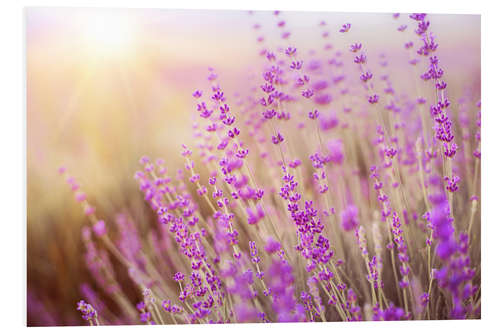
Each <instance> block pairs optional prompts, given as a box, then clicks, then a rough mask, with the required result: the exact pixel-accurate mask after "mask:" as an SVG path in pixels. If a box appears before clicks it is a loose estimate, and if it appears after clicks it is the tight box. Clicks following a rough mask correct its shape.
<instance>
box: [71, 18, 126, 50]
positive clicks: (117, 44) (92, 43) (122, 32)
mask: <svg viewBox="0 0 500 333" xmlns="http://www.w3.org/2000/svg"><path fill="white" fill-rule="evenodd" d="M83 22H84V23H83ZM83 22H82V24H81V25H80V27H81V34H82V40H83V43H84V44H85V46H86V48H87V49H88V50H89V51H90V52H91V53H93V54H95V55H100V56H117V55H123V54H124V53H125V52H126V51H128V50H130V47H131V46H132V44H133V42H134V37H135V33H136V29H135V24H134V21H133V20H132V19H131V18H130V17H128V16H127V15H117V14H111V13H102V12H99V13H95V14H92V16H91V18H90V19H89V18H88V17H87V19H85V20H83Z"/></svg>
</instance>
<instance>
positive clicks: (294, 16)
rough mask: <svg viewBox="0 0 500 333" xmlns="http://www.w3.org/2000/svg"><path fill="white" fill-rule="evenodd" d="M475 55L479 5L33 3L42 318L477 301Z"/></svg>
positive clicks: (32, 233) (373, 315)
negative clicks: (344, 7) (321, 8)
mask: <svg viewBox="0 0 500 333" xmlns="http://www.w3.org/2000/svg"><path fill="white" fill-rule="evenodd" d="M82 27H83V28H82ZM480 71H481V64H480V17H479V16H478V15H444V14H428V15H426V14H422V13H387V14H361V13H312V12H311V13H300V12H280V11H274V12H272V11H269V12H259V11H256V12H244V11H241V12H240V11H173V10H172V11H170V10H118V9H116V10H105V9H100V10H90V9H85V10H84V9H81V10H79V9H34V8H33V9H29V10H28V12H27V75H28V79H27V89H28V93H27V97H28V102H27V109H28V111H27V122H28V131H27V132H28V140H27V144H28V153H27V156H28V161H27V167H28V184H27V186H28V188H27V193H28V227H27V232H28V233H27V246H28V251H27V257H28V267H27V276H28V281H27V282H28V285H27V297H28V299H27V313H28V314H27V318H28V326H56V325H163V324H165V325H166V324H207V323H213V324H223V323H245V322H251V323H269V322H272V323H274V322H312V321H315V322H332V321H375V320H376V321H394V320H443V319H480V318H481V188H480V185H481V76H480Z"/></svg>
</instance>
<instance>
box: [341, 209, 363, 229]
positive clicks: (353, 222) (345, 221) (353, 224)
mask: <svg viewBox="0 0 500 333" xmlns="http://www.w3.org/2000/svg"><path fill="white" fill-rule="evenodd" d="M341 223H342V224H341V225H342V228H343V229H344V230H345V231H351V230H353V229H355V228H357V227H358V226H359V217H358V207H356V206H355V205H348V206H347V207H346V208H345V209H344V210H343V211H342V213H341Z"/></svg>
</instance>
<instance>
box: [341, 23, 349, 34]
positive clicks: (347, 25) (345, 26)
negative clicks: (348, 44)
mask: <svg viewBox="0 0 500 333" xmlns="http://www.w3.org/2000/svg"><path fill="white" fill-rule="evenodd" d="M350 29H351V24H350V23H346V24H343V25H342V28H340V30H339V32H348V31H349V30H350Z"/></svg>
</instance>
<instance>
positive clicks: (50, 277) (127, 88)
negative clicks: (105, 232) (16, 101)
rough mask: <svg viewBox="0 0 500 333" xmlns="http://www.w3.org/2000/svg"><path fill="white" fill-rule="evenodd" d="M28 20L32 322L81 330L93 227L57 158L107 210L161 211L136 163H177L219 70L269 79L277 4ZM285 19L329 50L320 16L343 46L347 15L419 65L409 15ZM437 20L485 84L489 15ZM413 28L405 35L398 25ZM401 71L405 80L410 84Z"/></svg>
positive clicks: (367, 34)
mask: <svg viewBox="0 0 500 333" xmlns="http://www.w3.org/2000/svg"><path fill="white" fill-rule="evenodd" d="M25 17H26V62H27V64H26V70H27V73H26V75H27V81H26V82H27V179H28V180H27V208H28V212H27V217H28V221H27V247H28V249H27V259H28V267H27V279H28V281H27V286H28V288H27V290H28V304H30V306H29V309H28V325H30V326H32V325H56V324H57V325H78V324H81V319H80V318H79V315H78V313H77V311H76V310H75V308H76V302H77V301H78V300H79V299H80V298H81V294H80V286H81V284H82V283H83V282H89V283H91V282H92V279H91V277H90V276H89V274H88V272H87V269H86V267H85V264H84V260H83V256H82V244H81V240H80V238H81V237H80V230H81V227H82V226H83V225H85V224H86V223H87V222H86V219H85V216H84V215H83V213H82V211H81V208H80V206H79V205H78V204H77V203H75V202H74V199H73V194H72V193H71V191H70V190H69V189H68V186H67V184H66V183H65V180H64V178H63V177H61V176H60V175H58V172H57V169H58V167H59V166H61V165H64V166H66V167H67V169H68V171H69V173H70V174H71V175H72V176H74V177H75V178H76V179H77V181H78V182H80V183H81V184H82V188H83V189H84V191H85V192H86V193H87V195H88V197H89V201H90V202H92V203H93V204H94V205H96V207H97V212H98V214H99V215H100V216H102V217H104V218H105V219H114V217H115V214H117V213H120V212H125V213H127V214H129V215H130V216H132V217H133V218H134V219H135V220H136V221H137V222H138V223H139V224H140V225H141V224H143V225H144V226H146V225H147V224H148V223H150V222H151V220H152V219H151V216H150V215H149V212H148V208H147V207H146V205H145V204H144V203H143V201H142V195H141V193H140V191H139V190H138V188H137V185H136V182H135V180H134V179H133V175H134V172H135V171H136V170H137V169H138V167H139V165H138V159H139V158H140V157H141V156H142V155H149V156H152V157H153V158H156V157H162V158H164V159H165V160H166V162H167V168H169V169H170V170H171V171H172V170H175V168H176V167H177V166H178V165H179V163H180V162H181V161H182V160H181V157H180V154H179V152H180V145H181V144H182V143H187V144H189V143H190V142H192V131H191V123H192V120H191V119H192V114H193V112H192V111H193V110H194V109H195V108H194V106H195V104H194V101H193V98H192V96H191V94H192V92H193V91H194V90H196V89H198V88H199V87H202V86H205V84H206V77H207V74H208V71H207V69H208V67H214V68H215V69H216V71H217V73H218V74H219V78H220V80H219V81H220V83H221V86H222V87H223V89H224V91H226V92H228V93H229V96H231V94H233V93H235V92H237V91H238V90H239V89H240V88H241V87H244V85H245V83H246V80H247V77H248V76H249V75H251V74H252V73H253V74H256V75H259V74H258V73H259V69H260V68H259V64H260V62H259V61H260V60H259V59H260V58H259V54H258V53H259V52H258V51H259V50H260V48H261V47H262V46H258V45H257V42H256V38H257V37H258V36H260V35H263V36H266V43H268V45H272V44H273V41H276V42H278V41H279V40H280V38H279V31H278V30H277V29H276V22H277V19H276V17H275V16H274V15H273V14H272V12H253V13H249V12H246V11H208V10H206V11H193V10H189V11H188V10H164V9H83V8H82V9H77V8H71V9H70V8H28V9H26V11H25ZM280 19H283V20H285V21H286V22H287V29H288V31H290V32H291V37H290V43H293V45H295V46H297V47H298V48H299V50H302V49H304V50H309V49H319V48H321V47H322V46H323V41H322V40H321V31H320V29H319V27H318V24H319V22H320V21H321V20H324V21H325V22H326V23H327V28H329V29H330V33H331V35H332V36H333V37H332V39H331V40H330V41H331V43H332V44H333V45H334V48H335V47H337V48H338V49H342V48H344V47H345V42H344V41H338V42H337V40H336V39H335V38H336V36H338V35H339V34H338V33H337V32H338V29H339V27H340V26H341V25H342V24H344V23H346V22H350V23H351V24H352V26H353V29H352V32H351V34H352V35H351V36H352V38H354V39H357V40H359V41H361V42H362V43H363V45H364V46H366V47H367V48H368V50H369V52H370V53H371V54H379V53H381V52H384V53H385V54H387V55H389V58H390V62H391V63H393V64H395V65H397V64H402V63H403V62H406V61H407V60H408V59H407V54H406V53H405V52H404V51H405V50H404V48H403V44H404V42H406V41H408V39H409V38H410V37H411V39H412V40H415V38H414V34H413V32H412V30H413V25H414V24H413V22H409V20H408V19H407V16H405V17H404V19H403V15H401V20H402V21H401V22H395V21H394V19H393V18H392V15H391V14H352V13H312V12H311V13H306V12H304V13H298V12H284V13H281V14H280ZM430 20H431V25H432V31H433V32H435V33H436V35H437V37H438V43H439V44H440V53H439V54H440V59H441V62H442V63H443V64H444V66H445V69H446V70H447V72H446V75H447V81H448V82H449V87H450V91H451V93H452V94H454V96H453V98H454V97H458V96H460V95H461V94H462V93H463V91H458V90H455V91H454V90H453V89H454V88H453V82H458V81H461V82H467V81H470V84H471V85H474V84H478V82H477V81H478V80H479V77H480V76H479V73H480V17H479V16H472V15H471V16H469V15H431V16H430ZM256 23H259V24H260V25H261V26H262V29H261V30H260V31H259V32H258V33H257V32H256V31H255V30H254V29H252V26H253V25H254V24H256ZM404 23H407V24H408V25H409V28H408V30H409V31H408V32H407V34H406V35H403V34H402V33H398V32H397V31H396V28H397V27H398V26H399V25H400V24H404ZM388 36H390V38H388ZM281 43H282V42H281ZM283 46H288V45H283ZM343 50H345V48H344V49H343ZM457 54H459V55H460V57H457V56H456V55H457ZM464 69H466V70H464ZM397 75H398V73H395V79H393V81H394V83H395V84H402V85H404V84H405V83H406V82H405V81H406V80H407V79H406V78H405V76H404V75H402V74H400V75H401V76H400V77H399V78H398V76H397ZM462 86H463V85H460V87H462ZM453 98H452V100H453Z"/></svg>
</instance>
